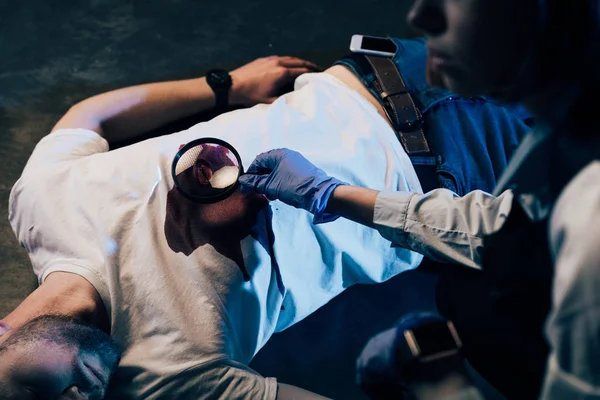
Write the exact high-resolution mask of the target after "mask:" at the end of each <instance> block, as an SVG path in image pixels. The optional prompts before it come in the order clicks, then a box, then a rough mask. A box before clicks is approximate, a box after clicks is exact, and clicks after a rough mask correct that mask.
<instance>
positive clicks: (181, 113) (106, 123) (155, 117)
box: [52, 78, 215, 142]
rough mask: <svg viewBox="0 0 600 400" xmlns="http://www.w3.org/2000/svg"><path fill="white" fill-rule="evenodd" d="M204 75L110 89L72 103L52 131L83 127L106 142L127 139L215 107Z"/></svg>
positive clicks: (212, 95)
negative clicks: (195, 77) (103, 138)
mask: <svg viewBox="0 0 600 400" xmlns="http://www.w3.org/2000/svg"><path fill="white" fill-rule="evenodd" d="M214 103H215V99H214V94H213V92H212V90H211V89H210V87H209V86H208V84H207V83H206V79H205V78H197V79H188V80H182V81H173V82H160V83H150V84H146V85H139V86H132V87H128V88H124V89H118V90H113V91H110V92H107V93H102V94H99V95H96V96H94V97H90V98H88V99H85V100H83V101H81V102H80V103H77V104H75V105H74V106H73V107H71V109H70V110H69V111H68V112H67V113H66V114H65V115H64V116H63V117H62V118H61V119H60V120H59V121H58V123H57V124H56V125H55V126H54V128H53V129H52V131H53V132H54V131H56V130H59V129H64V128H85V129H90V130H93V131H95V132H97V133H98V134H99V135H101V136H103V137H105V138H106V139H107V140H108V141H109V142H113V141H119V140H126V139H129V138H132V137H135V136H136V135H140V134H143V133H145V132H148V131H150V130H152V129H154V128H157V127H159V126H162V125H164V124H167V123H169V122H171V121H175V120H177V119H179V118H183V117H186V116H189V115H192V114H195V113H199V112H201V111H204V110H208V109H210V108H212V107H213V106H214Z"/></svg>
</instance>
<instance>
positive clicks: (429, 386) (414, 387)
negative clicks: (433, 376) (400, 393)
mask: <svg viewBox="0 0 600 400" xmlns="http://www.w3.org/2000/svg"><path fill="white" fill-rule="evenodd" d="M407 387H408V388H409V390H410V391H411V392H412V393H413V395H414V396H415V398H416V399H417V400H431V399H446V398H449V397H452V396H454V395H456V394H458V393H461V392H463V391H467V390H469V389H471V388H472V387H473V384H472V382H471V380H470V379H469V377H468V376H467V375H466V374H465V373H464V372H462V371H450V372H448V373H447V374H446V375H445V376H444V377H443V378H440V379H439V380H437V381H432V380H423V381H415V382H410V383H408V384H407Z"/></svg>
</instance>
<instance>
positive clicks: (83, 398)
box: [59, 386, 89, 400]
mask: <svg viewBox="0 0 600 400" xmlns="http://www.w3.org/2000/svg"><path fill="white" fill-rule="evenodd" d="M59 399H60V400H89V397H88V396H87V395H86V394H84V393H83V392H81V391H80V390H79V388H78V387H77V386H71V387H70V388H68V389H67V390H65V391H64V392H63V393H62V395H61V396H60V398H59Z"/></svg>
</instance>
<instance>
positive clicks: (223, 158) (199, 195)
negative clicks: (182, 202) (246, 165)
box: [174, 142, 241, 202]
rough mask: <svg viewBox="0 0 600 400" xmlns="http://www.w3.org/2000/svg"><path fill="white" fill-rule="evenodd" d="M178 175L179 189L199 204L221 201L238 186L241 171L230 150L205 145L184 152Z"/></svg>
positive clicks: (179, 158)
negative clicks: (200, 202)
mask: <svg viewBox="0 0 600 400" xmlns="http://www.w3.org/2000/svg"><path fill="white" fill-rule="evenodd" d="M186 147H188V146H186ZM184 149H185V147H184ZM184 149H182V150H184ZM174 173H175V174H174V175H175V176H174V179H175V181H176V183H177V186H178V188H179V190H181V191H182V192H183V193H184V194H186V195H187V196H189V197H191V198H194V199H195V200H198V201H203V202H204V201H206V202H212V201H218V200H219V199H220V198H221V197H222V196H223V193H224V192H226V191H227V190H230V189H231V188H232V186H234V185H235V184H236V183H237V180H238V177H239V176H240V173H241V168H240V163H239V160H238V157H237V156H236V154H235V153H234V150H233V149H232V148H230V146H226V145H224V144H219V143H210V142H203V143H200V144H197V145H195V146H191V147H189V148H187V149H186V150H184V152H183V153H182V154H181V155H180V156H179V157H178V158H177V159H176V164H175V170H174Z"/></svg>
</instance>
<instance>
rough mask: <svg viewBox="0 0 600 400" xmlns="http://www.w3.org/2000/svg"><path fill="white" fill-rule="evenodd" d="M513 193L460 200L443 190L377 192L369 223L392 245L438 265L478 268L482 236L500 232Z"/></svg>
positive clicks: (475, 195)
mask: <svg viewBox="0 0 600 400" xmlns="http://www.w3.org/2000/svg"><path fill="white" fill-rule="evenodd" d="M512 200H513V193H512V192H511V191H508V190H507V191H505V192H503V193H502V194H500V195H499V196H498V197H495V196H492V195H491V194H489V193H486V192H483V191H479V190H477V191H473V192H471V193H469V194H467V195H465V196H463V197H459V196H457V195H456V194H455V193H453V192H451V191H449V190H446V189H436V190H432V191H431V192H429V193H425V194H418V193H410V192H390V191H385V192H380V193H379V194H378V196H377V199H376V201H375V210H374V215H373V223H374V225H375V227H376V229H377V230H378V231H379V232H380V233H381V235H382V236H383V237H385V238H386V239H388V240H390V241H391V242H392V243H393V245H394V246H399V247H404V248H407V249H410V250H413V251H416V252H418V253H421V254H423V255H424V256H426V257H428V258H431V259H433V260H436V261H440V262H452V263H458V264H463V265H466V266H469V267H473V268H480V267H481V253H482V250H483V237H484V236H485V235H488V234H490V233H493V232H495V231H497V230H498V229H500V227H501V226H502V224H503V223H504V221H505V220H506V217H507V216H508V213H509V212H510V209H511V205H512Z"/></svg>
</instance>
